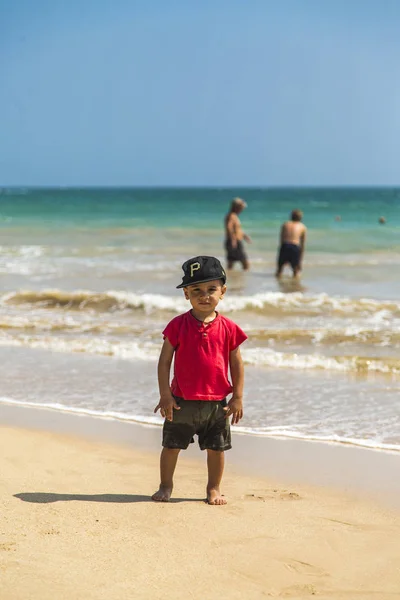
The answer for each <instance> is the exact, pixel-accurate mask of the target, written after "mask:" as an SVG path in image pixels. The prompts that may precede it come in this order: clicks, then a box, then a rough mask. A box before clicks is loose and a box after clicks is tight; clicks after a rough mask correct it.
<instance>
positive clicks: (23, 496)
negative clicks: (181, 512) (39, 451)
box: [14, 492, 205, 504]
mask: <svg viewBox="0 0 400 600" xmlns="http://www.w3.org/2000/svg"><path fill="white" fill-rule="evenodd" d="M14 498H19V500H22V501H23V502H33V503H34V504H50V503H52V502H70V501H71V500H77V501H80V502H116V503H117V504H127V503H134V502H151V503H153V500H152V499H151V496H141V495H140V494H55V493H53V492H21V493H20V494H14ZM174 502H205V498H171V500H170V501H169V504H173V503H174ZM155 504H164V502H162V503H155Z"/></svg>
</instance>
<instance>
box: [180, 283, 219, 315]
mask: <svg viewBox="0 0 400 600" xmlns="http://www.w3.org/2000/svg"><path fill="white" fill-rule="evenodd" d="M225 292H226V285H223V283H222V281H221V280H220V279H214V280H213V281H206V282H205V283H195V284H193V285H188V286H187V287H185V288H183V293H184V294H185V298H186V300H189V302H190V304H191V305H192V306H193V308H194V309H195V310H197V311H199V312H208V313H209V312H210V311H213V310H214V309H215V308H216V306H217V305H218V302H219V301H220V300H222V298H223V297H224V294H225Z"/></svg>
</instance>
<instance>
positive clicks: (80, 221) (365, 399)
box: [0, 188, 400, 452]
mask: <svg viewBox="0 0 400 600" xmlns="http://www.w3.org/2000/svg"><path fill="white" fill-rule="evenodd" d="M234 196H241V197H243V198H245V199H246V201H247V203H248V208H247V209H246V210H245V211H244V212H243V213H242V215H241V220H242V224H243V228H244V230H245V231H246V232H247V233H248V234H249V235H250V236H251V238H252V244H249V245H248V246H247V251H248V254H249V258H250V262H251V270H250V272H246V273H243V272H242V271H241V270H240V269H239V267H237V268H236V269H234V270H233V271H232V272H230V273H229V275H228V293H227V295H226V297H225V298H224V300H223V302H222V303H221V304H220V310H221V312H222V313H224V314H226V315H227V316H229V317H230V318H232V319H234V320H235V321H236V322H237V323H238V324H239V325H240V326H241V327H242V328H243V329H244V330H245V331H246V332H247V334H248V336H249V340H248V341H247V342H246V343H245V344H244V346H243V349H242V355H243V358H244V361H245V365H246V386H245V417H244V419H243V420H242V421H241V423H240V426H239V427H237V428H236V430H237V431H239V432H241V433H243V434H252V435H264V436H283V437H295V438H300V439H311V440H322V441H326V442H327V443H348V444H355V445H360V446H365V447H370V448H374V449H376V450H386V451H392V452H399V451H400V418H399V414H400V411H399V408H400V353H399V350H400V278H399V275H398V274H399V268H400V236H399V232H400V189H389V188H385V189H370V188H369V189H353V188H352V189H334V188H333V189H314V188H313V189H304V188H302V189H295V188H291V189H283V188H282V189H182V188H179V189H25V188H22V189H16V188H13V189H2V190H1V191H0V233H1V239H0V282H1V283H0V285H1V288H0V353H1V360H2V367H3V368H2V372H3V377H2V388H1V391H0V402H3V403H18V404H27V405H35V406H41V407H50V408H53V409H55V410H63V411H71V412H78V413H88V414H94V415H97V416H99V417H108V418H119V419H127V420H132V421H137V422H141V423H147V424H158V425H160V424H161V423H162V421H161V418H160V417H159V416H158V415H154V414H153V408H154V406H155V405H156V404H157V401H158V397H157V380H156V365H157V358H158V354H159V350H160V347H161V343H162V337H161V331H162V329H163V328H164V326H165V324H166V323H167V321H168V320H170V319H171V318H172V317H173V316H175V315H176V314H178V313H180V312H182V311H185V310H188V308H189V306H188V304H187V302H186V301H185V300H184V298H183V294H182V291H181V290H176V285H178V284H179V283H180V281H181V277H182V271H181V265H182V263H183V262H184V261H185V260H186V259H187V258H190V257H191V256H195V255H198V254H212V255H215V256H218V257H219V258H220V259H221V260H222V261H224V252H223V218H224V215H225V213H226V212H227V209H228V207H229V204H230V201H231V199H232V197H234ZM293 208H301V209H302V210H303V212H304V222H305V224H306V225H307V227H308V240H307V247H306V254H305V260H304V272H303V276H302V279H301V281H300V282H293V281H292V279H291V276H290V273H289V271H287V272H286V275H285V277H284V279H283V280H282V281H281V282H277V281H276V280H275V278H274V276H273V273H274V269H275V261H276V252H277V245H278V237H279V229H280V225H281V223H282V222H283V221H284V220H285V219H286V218H287V217H288V215H289V213H290V211H291V210H292V209H293ZM381 216H384V217H385V219H386V222H385V224H380V223H379V222H378V220H379V217H381Z"/></svg>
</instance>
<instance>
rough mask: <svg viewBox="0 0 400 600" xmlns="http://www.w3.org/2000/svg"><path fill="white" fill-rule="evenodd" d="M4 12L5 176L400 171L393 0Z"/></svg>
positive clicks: (190, 2)
mask: <svg viewBox="0 0 400 600" xmlns="http://www.w3.org/2000/svg"><path fill="white" fill-rule="evenodd" d="M0 14H1V18H0V88H1V94H0V123H1V125H0V185H98V186H100V185H216V186H225V185H232V186H236V185H253V186H263V185H265V186H273V185H332V184H333V185H357V184H361V185H396V184H400V77H399V64H400V35H399V31H400V2H398V1H397V0H376V1H375V0H374V1H372V0H343V1H342V0H275V1H269V0H240V1H239V0H137V1H135V0H113V1H109V0H62V1H61V0H34V1H33V0H0Z"/></svg>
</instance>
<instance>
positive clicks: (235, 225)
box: [225, 198, 251, 271]
mask: <svg viewBox="0 0 400 600" xmlns="http://www.w3.org/2000/svg"><path fill="white" fill-rule="evenodd" d="M246 206H247V204H246V202H245V201H244V200H242V199H241V198H234V199H233V200H232V204H231V208H230V211H229V212H228V214H227V215H226V217H225V250H226V260H227V263H228V264H227V268H228V269H232V267H233V264H234V263H235V262H240V263H242V267H243V269H244V270H245V271H247V269H248V268H249V266H250V265H249V260H248V258H247V254H246V252H245V249H244V247H243V240H245V241H246V242H247V243H249V244H250V243H251V239H250V237H249V236H248V235H246V234H245V233H243V230H242V225H241V223H240V219H239V215H240V213H241V212H242V210H243V209H245V208H246Z"/></svg>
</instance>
